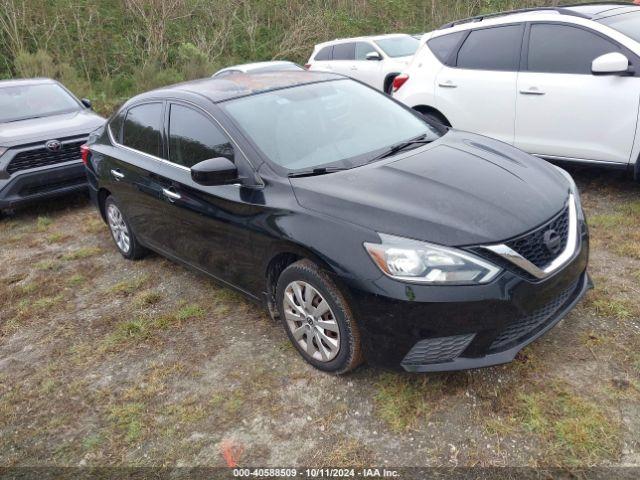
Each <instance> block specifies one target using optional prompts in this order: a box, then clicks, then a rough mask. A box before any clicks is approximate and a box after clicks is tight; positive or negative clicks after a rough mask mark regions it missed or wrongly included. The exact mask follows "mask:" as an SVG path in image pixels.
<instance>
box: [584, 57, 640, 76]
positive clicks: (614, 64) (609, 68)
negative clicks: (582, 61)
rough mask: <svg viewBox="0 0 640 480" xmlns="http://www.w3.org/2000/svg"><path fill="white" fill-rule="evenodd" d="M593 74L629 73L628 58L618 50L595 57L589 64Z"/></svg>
mask: <svg viewBox="0 0 640 480" xmlns="http://www.w3.org/2000/svg"><path fill="white" fill-rule="evenodd" d="M591 72H592V73H593V74H594V75H624V74H631V73H633V71H631V70H630V68H629V59H628V58H627V57H626V56H625V55H623V54H622V53H619V52H613V53H607V54H606V55H602V56H601V57H598V58H596V59H595V60H594V61H593V63H592V64H591Z"/></svg>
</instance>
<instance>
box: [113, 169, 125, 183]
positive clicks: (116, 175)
mask: <svg viewBox="0 0 640 480" xmlns="http://www.w3.org/2000/svg"><path fill="white" fill-rule="evenodd" d="M111 175H113V178H115V179H116V180H117V181H120V180H122V179H123V178H124V173H122V172H121V171H120V170H119V169H115V170H111Z"/></svg>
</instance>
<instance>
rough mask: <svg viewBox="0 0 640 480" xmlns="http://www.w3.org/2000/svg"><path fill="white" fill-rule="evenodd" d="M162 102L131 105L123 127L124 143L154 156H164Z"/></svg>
mask: <svg viewBox="0 0 640 480" xmlns="http://www.w3.org/2000/svg"><path fill="white" fill-rule="evenodd" d="M161 128H162V104H161V103H145V104H143V105H138V106H135V107H131V108H130V109H129V111H128V112H127V117H126V119H125V121H124V127H123V129H122V145H125V146H127V147H129V148H133V149H134V150H138V151H140V152H143V153H148V154H149V155H153V156H154V157H160V158H161V157H162V137H161V135H160V129H161Z"/></svg>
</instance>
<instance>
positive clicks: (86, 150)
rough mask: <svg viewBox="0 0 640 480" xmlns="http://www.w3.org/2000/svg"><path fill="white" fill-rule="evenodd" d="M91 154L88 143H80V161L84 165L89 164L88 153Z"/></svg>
mask: <svg viewBox="0 0 640 480" xmlns="http://www.w3.org/2000/svg"><path fill="white" fill-rule="evenodd" d="M90 154H91V150H89V145H87V144H84V145H80V157H81V158H82V163H84V164H85V165H88V164H89V155H90Z"/></svg>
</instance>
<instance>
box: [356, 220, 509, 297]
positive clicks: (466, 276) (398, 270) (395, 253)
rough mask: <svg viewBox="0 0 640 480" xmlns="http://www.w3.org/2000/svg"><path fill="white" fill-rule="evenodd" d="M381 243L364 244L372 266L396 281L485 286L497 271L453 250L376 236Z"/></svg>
mask: <svg viewBox="0 0 640 480" xmlns="http://www.w3.org/2000/svg"><path fill="white" fill-rule="evenodd" d="M378 235H379V236H380V240H381V241H382V243H365V244H364V248H365V249H366V250H367V252H368V253H369V255H370V256H371V258H372V259H373V261H374V262H375V264H376V265H378V267H379V268H380V270H382V271H383V272H384V273H385V274H386V275H388V276H389V277H391V278H395V279H396V280H402V281H406V282H415V283H429V284H434V285H454V284H455V285H475V284H481V283H488V282H490V281H491V280H493V279H494V278H496V276H497V275H498V273H500V268H498V267H496V266H495V265H492V264H491V263H489V262H486V261H484V260H482V259H480V258H478V257H476V256H475V255H472V254H470V253H467V252H463V251H461V250H457V249H454V248H448V247H441V246H439V245H433V244H430V243H426V242H419V241H417V240H410V239H408V238H401V237H396V236H393V235H385V234H383V233H379V234H378Z"/></svg>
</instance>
